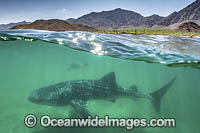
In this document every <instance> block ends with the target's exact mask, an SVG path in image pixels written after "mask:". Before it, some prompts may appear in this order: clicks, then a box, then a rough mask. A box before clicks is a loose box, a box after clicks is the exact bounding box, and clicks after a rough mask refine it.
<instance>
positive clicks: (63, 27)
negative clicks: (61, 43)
mask: <svg viewBox="0 0 200 133" xmlns="http://www.w3.org/2000/svg"><path fill="white" fill-rule="evenodd" d="M11 29H37V30H49V31H72V30H73V31H94V30H95V29H94V28H91V27H88V26H83V25H80V24H69V23H67V22H66V21H64V20H58V19H50V20H36V21H34V22H33V23H30V24H19V25H16V26H14V27H12V28H11Z"/></svg>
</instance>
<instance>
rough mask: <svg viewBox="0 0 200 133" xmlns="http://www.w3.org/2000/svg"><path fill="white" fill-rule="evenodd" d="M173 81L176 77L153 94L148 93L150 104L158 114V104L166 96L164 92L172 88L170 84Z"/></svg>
mask: <svg viewBox="0 0 200 133" xmlns="http://www.w3.org/2000/svg"><path fill="white" fill-rule="evenodd" d="M175 80H176V77H174V78H173V79H172V80H171V81H170V82H169V83H167V84H166V85H164V86H163V87H162V88H160V89H159V90H157V91H155V92H153V93H150V96H151V98H150V99H151V102H152V104H153V106H154V107H155V109H156V111H157V112H158V113H159V112H160V102H161V100H162V97H163V96H164V95H165V94H166V92H167V91H168V89H169V88H170V87H171V86H172V84H173V83H174V81H175Z"/></svg>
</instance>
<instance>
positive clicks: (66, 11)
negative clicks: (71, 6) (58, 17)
mask: <svg viewBox="0 0 200 133" xmlns="http://www.w3.org/2000/svg"><path fill="white" fill-rule="evenodd" d="M57 12H58V13H69V11H68V10H67V9H65V8H63V9H60V10H58V11H57Z"/></svg>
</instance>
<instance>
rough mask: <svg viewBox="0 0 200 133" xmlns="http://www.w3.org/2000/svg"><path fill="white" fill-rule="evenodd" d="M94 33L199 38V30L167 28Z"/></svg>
mask: <svg viewBox="0 0 200 133" xmlns="http://www.w3.org/2000/svg"><path fill="white" fill-rule="evenodd" d="M95 33H106V34H130V35H166V36H179V37H189V38H200V32H177V31H173V30H168V29H133V30H99V31H97V32H95Z"/></svg>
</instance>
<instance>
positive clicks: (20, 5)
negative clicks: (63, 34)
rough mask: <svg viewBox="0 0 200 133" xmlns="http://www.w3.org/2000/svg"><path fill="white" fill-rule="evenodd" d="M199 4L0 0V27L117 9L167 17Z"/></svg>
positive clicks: (132, 0)
mask: <svg viewBox="0 0 200 133" xmlns="http://www.w3.org/2000/svg"><path fill="white" fill-rule="evenodd" d="M194 1H195V0H0V16H1V17H0V24H3V23H4V24H5V23H10V22H19V21H23V20H26V21H34V20H37V19H52V18H57V19H67V18H71V17H72V18H77V17H80V16H82V15H84V14H88V13H90V12H99V11H108V10H112V9H115V8H122V9H127V10H132V11H135V12H138V13H140V14H141V15H143V16H149V15H152V14H158V15H161V16H167V15H169V14H170V13H172V12H174V11H179V10H181V9H182V8H184V7H186V6H187V5H189V4H191V3H192V2H194Z"/></svg>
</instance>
